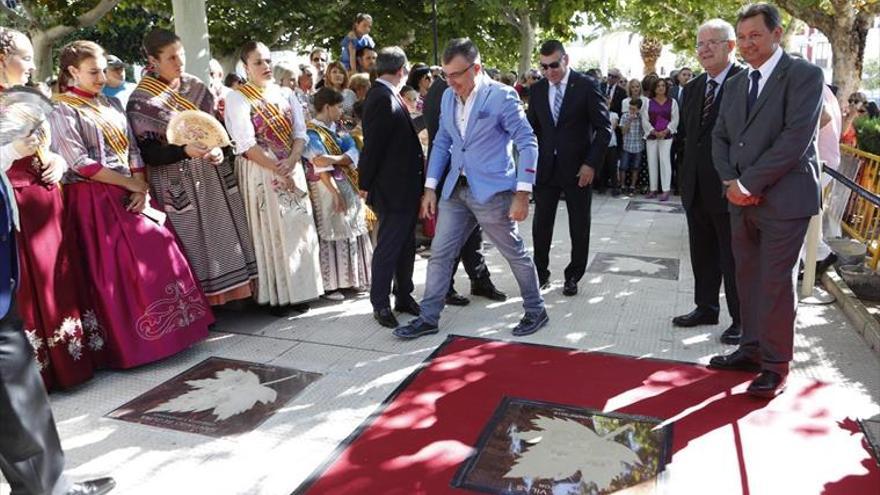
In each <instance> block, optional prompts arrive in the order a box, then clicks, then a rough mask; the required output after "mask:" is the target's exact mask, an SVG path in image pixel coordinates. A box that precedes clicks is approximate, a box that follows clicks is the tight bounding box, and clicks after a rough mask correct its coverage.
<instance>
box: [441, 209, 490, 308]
mask: <svg viewBox="0 0 880 495" xmlns="http://www.w3.org/2000/svg"><path fill="white" fill-rule="evenodd" d="M482 247H483V229H481V228H480V226H479V225H477V226H476V227H475V228H474V231H473V232H471V235H470V237H468V238H467V240H466V241H464V245H463V246H462V247H461V253H459V255H458V259H456V260H455V264H454V265H453V266H452V280H451V281H450V283H449V293H450V294H451V293H453V292H455V272H457V271H458V264H459V262H461V264H462V265H464V271H466V272H467V274H468V278H470V279H471V283H473V282H474V281H476V280H483V279H488V278H489V268H488V267H487V266H486V258H485V257H484V256H483V252H482V251H481V248H482Z"/></svg>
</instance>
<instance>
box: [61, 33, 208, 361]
mask: <svg viewBox="0 0 880 495" xmlns="http://www.w3.org/2000/svg"><path fill="white" fill-rule="evenodd" d="M60 63H61V77H60V79H59V86H60V87H61V88H63V89H64V92H63V93H62V94H60V95H58V96H57V97H56V99H57V102H58V107H57V108H56V109H55V111H54V112H53V113H52V115H51V116H50V118H49V121H50V124H51V128H52V149H53V151H56V152H57V153H59V154H61V156H63V157H64V159H65V160H66V161H67V163H68V165H69V167H70V169H69V170H68V171H67V172H66V173H65V174H64V179H63V181H62V182H63V183H64V203H65V215H64V234H65V237H68V238H69V239H72V240H73V241H74V242H76V243H77V245H78V247H79V249H80V251H81V252H82V257H81V261H82V262H84V263H83V265H84V269H85V272H86V276H85V279H86V280H85V282H86V286H87V287H86V289H85V290H86V291H87V292H88V294H89V295H90V296H91V299H92V301H94V304H95V307H96V310H97V315H98V319H99V321H101V323H102V324H104V329H105V332H106V335H107V342H106V346H107V356H106V357H107V364H108V365H109V366H112V367H114V368H131V367H134V366H138V365H142V364H146V363H149V362H152V361H156V360H158V359H161V358H164V357H166V356H170V355H172V354H174V353H177V352H179V351H181V350H183V349H185V348H187V347H189V346H190V345H192V344H194V343H196V342H198V341H200V340H202V339H204V338H205V337H207V336H208V325H210V324H211V323H213V321H214V317H213V315H212V314H211V308H210V306H209V305H208V301H207V300H206V299H205V296H204V294H202V291H201V289H200V288H199V285H198V282H196V280H195V277H194V275H193V273H192V270H191V269H190V266H189V263H188V262H187V260H186V257H185V256H184V255H183V253H182V252H181V250H180V248H179V247H178V245H177V241H176V240H175V237H174V234H173V233H172V232H171V231H170V230H169V229H168V228H167V227H164V226H163V223H164V218H163V217H164V215H163V214H162V213H161V212H159V211H156V210H153V209H152V208H150V207H149V206H148V205H149V199H148V197H147V191H148V189H149V186H148V185H147V183H146V181H145V180H144V164H143V160H142V159H141V155H140V151H139V150H138V147H137V143H136V142H135V138H134V134H133V133H132V131H131V128H130V127H129V126H128V121H127V120H126V118H125V112H123V110H122V107H121V106H120V104H119V102H118V101H117V100H115V99H113V98H109V99H108V98H106V97H105V96H103V95H102V94H101V88H102V87H103V86H104V82H105V78H104V69H105V68H106V66H107V60H106V59H105V58H104V50H103V49H102V48H101V47H100V46H98V45H97V44H95V43H92V42H91V41H74V42H72V43H69V44H68V45H66V46H65V47H64V48H63V49H62V50H61V56H60ZM147 215H149V217H148V216H147Z"/></svg>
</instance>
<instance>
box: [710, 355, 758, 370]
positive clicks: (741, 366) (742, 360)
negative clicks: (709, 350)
mask: <svg viewBox="0 0 880 495" xmlns="http://www.w3.org/2000/svg"><path fill="white" fill-rule="evenodd" d="M709 367H710V368H713V369H716V370H731V371H749V372H752V373H757V372H759V371H761V363H759V362H757V361H755V360H754V359H752V358H750V357H748V356H747V355H746V354H745V353H744V352H743V351H741V350H739V349H737V350H735V351H733V352H731V353H730V354H728V355H726V356H715V357H713V358H712V359H710V360H709Z"/></svg>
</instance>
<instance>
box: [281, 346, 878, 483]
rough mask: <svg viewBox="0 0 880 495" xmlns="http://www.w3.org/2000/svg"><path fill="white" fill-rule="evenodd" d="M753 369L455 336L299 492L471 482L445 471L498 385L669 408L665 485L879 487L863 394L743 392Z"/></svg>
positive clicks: (589, 401) (797, 383) (473, 436)
mask: <svg viewBox="0 0 880 495" xmlns="http://www.w3.org/2000/svg"><path fill="white" fill-rule="evenodd" d="M751 378H752V375H749V374H746V373H737V372H717V371H713V370H708V369H706V368H704V367H701V366H697V365H693V364H688V363H680V362H674V361H663V360H654V359H635V358H631V357H627V356H620V355H612V354H604V353H597V352H590V353H587V352H581V351H576V350H572V349H564V348H558V347H548V346H541V345H531V344H519V343H512V342H502V341H495V340H486V339H474V338H467V337H457V336H452V337H450V338H449V339H448V340H447V341H446V342H445V343H444V344H443V345H441V346H440V348H438V349H437V351H436V352H435V353H434V354H433V355H432V356H431V357H430V358H428V360H426V361H425V364H424V366H423V367H422V368H421V369H420V370H417V371H416V372H414V373H413V374H412V375H411V376H410V377H409V378H408V379H407V380H406V381H404V383H402V384H401V386H400V387H399V388H398V389H397V390H396V391H395V392H394V393H393V394H392V395H391V396H390V397H389V398H388V399H387V401H386V403H385V404H383V405H382V406H381V407H380V408H379V410H378V411H377V412H376V413H375V414H374V415H373V416H372V417H371V418H369V419H368V420H367V421H365V422H364V424H363V425H362V426H361V427H360V428H359V429H358V430H357V431H355V432H354V433H353V434H352V435H351V436H350V437H349V438H348V439H347V440H346V441H345V442H344V443H343V444H342V445H341V446H340V447H339V449H337V451H336V452H335V453H334V455H333V456H332V457H331V459H329V460H328V461H327V462H326V463H325V464H324V465H323V466H321V467H320V468H319V469H318V470H317V471H316V472H315V473H314V474H313V475H312V476H311V477H310V478H309V479H308V480H306V481H305V482H304V483H303V484H302V486H300V487H299V488H298V489H297V491H296V493H297V494H309V495H318V494H357V495H374V494H376V495H378V494H381V495H392V494H400V495H403V494H406V495H413V494H421V493H430V494H435V493H458V494H462V493H473V492H471V491H469V490H464V489H459V488H454V487H453V486H451V482H452V480H453V478H455V476H456V473H457V472H458V471H459V468H460V467H461V466H462V464H463V463H465V461H467V460H468V457H469V456H470V454H471V452H472V447H473V446H475V445H476V442H477V439H478V438H479V437H480V435H481V433H482V432H483V430H484V428H485V427H486V424H487V422H488V421H489V420H490V418H491V417H492V415H493V413H494V412H495V411H496V409H497V408H498V406H499V404H500V403H501V402H502V400H503V398H504V397H505V396H510V397H519V398H525V399H529V400H534V401H544V402H550V403H557V404H566V405H570V406H577V407H583V408H589V409H595V410H599V411H606V412H609V411H614V412H616V413H626V414H632V415H640V416H647V417H654V418H660V419H663V420H667V421H666V423H670V424H671V425H672V444H671V459H670V462H669V464H667V465H666V471H665V472H664V473H663V475H662V476H661V479H662V488H661V489H660V490H659V491H661V492H662V493H672V494H676V495H677V494H690V493H697V494H708V493H711V494H713V495H717V494H726V493H743V494H765V493H766V494H780V495H782V494H785V495H788V494H794V495H805V494H812V493H828V494H840V495H861V494H865V495H876V494H878V493H880V466H878V464H877V462H876V461H875V459H874V458H873V457H872V456H871V454H870V453H869V450H868V444H867V441H866V440H865V436H864V434H863V433H862V431H861V430H860V429H859V427H858V425H857V423H856V421H855V419H856V418H851V417H849V415H851V414H852V411H853V410H854V409H856V408H858V407H863V406H864V404H865V403H866V401H867V399H866V398H864V397H863V396H860V395H859V394H857V393H855V392H853V391H849V390H845V389H842V388H840V387H835V386H834V385H831V384H826V383H819V382H815V381H803V380H792V381H791V382H790V383H789V388H788V390H787V391H786V392H785V393H784V394H782V395H781V396H779V397H778V398H776V399H775V400H773V401H770V402H769V403H768V402H766V401H760V400H756V399H753V398H752V397H749V396H748V395H746V394H745V388H746V386H747V385H748V382H749V380H750V379H751ZM639 493H643V492H639Z"/></svg>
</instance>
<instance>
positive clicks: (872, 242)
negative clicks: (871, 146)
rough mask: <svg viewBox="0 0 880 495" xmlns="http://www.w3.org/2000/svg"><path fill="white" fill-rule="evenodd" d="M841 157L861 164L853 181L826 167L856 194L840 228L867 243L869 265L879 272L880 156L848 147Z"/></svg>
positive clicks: (850, 202) (843, 146) (852, 197)
mask: <svg viewBox="0 0 880 495" xmlns="http://www.w3.org/2000/svg"><path fill="white" fill-rule="evenodd" d="M840 154H841V158H842V159H844V160H845V159H850V160H855V161H856V162H857V165H858V167H857V169H856V172H855V175H854V178H853V179H850V178H848V177H846V176H845V175H843V174H841V173H840V172H837V171H835V170H830V169H828V168H827V167H825V168H824V170H825V173H827V174H829V175H831V176H832V177H833V178H834V179H835V180H837V181H838V182H841V183H842V184H843V185H845V186H846V187H847V188H849V189H850V190H851V191H852V192H853V193H854V194H851V195H850V197H849V200H848V201H847V203H846V208H845V209H844V211H843V217H842V218H841V221H840V227H841V229H842V230H843V232H845V233H846V234H847V235H849V236H850V237H852V238H853V239H856V240H857V241H859V242H862V243H864V244H865V246H866V247H867V250H868V253H869V254H870V261H869V264H870V266H871V268H872V269H874V270H876V269H877V264H878V262H880V197H878V193H880V156H877V155H873V154H871V153H866V152H864V151H861V150H858V149H856V148H853V147H850V146H846V145H841V146H840Z"/></svg>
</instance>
